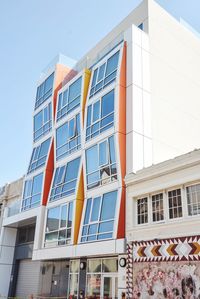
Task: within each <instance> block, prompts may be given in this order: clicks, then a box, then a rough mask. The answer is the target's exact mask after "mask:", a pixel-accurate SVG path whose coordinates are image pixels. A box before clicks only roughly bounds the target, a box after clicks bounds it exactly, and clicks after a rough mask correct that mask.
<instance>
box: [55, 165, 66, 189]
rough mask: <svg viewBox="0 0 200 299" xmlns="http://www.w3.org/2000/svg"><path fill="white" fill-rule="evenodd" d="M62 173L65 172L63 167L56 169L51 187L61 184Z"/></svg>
mask: <svg viewBox="0 0 200 299" xmlns="http://www.w3.org/2000/svg"><path fill="white" fill-rule="evenodd" d="M64 171H65V166H62V167H58V168H57V169H56V174H55V179H54V184H53V185H59V184H61V183H62V182H63V175H64Z"/></svg>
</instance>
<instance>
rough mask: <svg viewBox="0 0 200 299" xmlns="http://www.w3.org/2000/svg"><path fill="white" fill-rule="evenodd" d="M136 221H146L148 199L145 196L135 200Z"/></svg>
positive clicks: (140, 222) (142, 222) (141, 222)
mask: <svg viewBox="0 0 200 299" xmlns="http://www.w3.org/2000/svg"><path fill="white" fill-rule="evenodd" d="M137 222H138V224H144V223H148V199H147V197H144V198H140V199H138V200H137Z"/></svg>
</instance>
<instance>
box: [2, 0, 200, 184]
mask: <svg viewBox="0 0 200 299" xmlns="http://www.w3.org/2000/svg"><path fill="white" fill-rule="evenodd" d="M140 2H141V0H84V1H83V0H73V1H70V0H59V1H57V0H42V1H41V0H32V1H31V0H29V1H27V0H17V1H13V0H1V3H0V66H1V68H0V137H1V142H0V186H2V185H3V184H5V183H6V182H11V181H12V180H15V179H17V178H19V177H20V176H22V175H23V174H25V172H26V170H27V167H28V163H29V160H30V156H31V150H32V113H33V105H34V98H35V92H36V83H37V79H38V78H39V75H40V72H41V71H42V70H43V69H44V68H45V66H46V65H47V64H48V63H49V62H50V61H51V60H52V58H54V57H55V56H56V55H57V54H58V53H63V54H65V55H67V56H70V57H72V58H74V59H77V60H78V59H80V58H81V57H82V56H83V55H84V54H85V52H86V51H88V50H89V49H90V48H91V47H93V46H94V45H95V44H96V43H97V42H98V41H99V40H100V39H101V38H102V37H103V36H104V35H105V34H106V33H108V32H109V31H110V30H111V29H112V28H113V27H114V26H115V25H117V24H118V23H119V22H120V21H121V20H122V19H123V18H124V17H126V15H128V14H129V13H130V11H131V10H132V9H134V7H136V6H137V5H138V4H139V3H140ZM157 2H158V3H160V4H161V5H162V6H163V7H164V8H165V9H166V10H168V11H169V12H170V13H171V14H172V15H174V16H175V17H177V18H179V17H182V18H184V19H185V20H186V21H187V22H188V23H190V24H191V25H192V26H193V27H194V28H195V29H196V30H197V31H200V18H199V11H200V1H199V0H190V1H188V0H158V1H157Z"/></svg>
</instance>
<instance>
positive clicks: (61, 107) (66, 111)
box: [56, 75, 84, 122]
mask: <svg viewBox="0 0 200 299" xmlns="http://www.w3.org/2000/svg"><path fill="white" fill-rule="evenodd" d="M79 80H80V81H81V83H80V86H81V87H80V93H79V95H78V96H76V97H75V98H74V99H73V100H72V101H70V102H69V95H70V87H71V86H72V85H73V84H75V83H76V82H77V81H79ZM83 81H84V78H83V75H81V76H79V77H78V78H76V79H73V82H71V81H70V84H69V85H68V86H67V88H66V89H65V90H63V91H61V92H60V93H59V94H58V96H57V105H56V122H59V121H61V119H63V118H64V117H66V116H67V115H69V114H70V113H71V112H73V111H75V110H76V109H77V108H79V107H80V106H81V99H82V89H83ZM65 93H67V99H66V104H65V105H63V98H64V97H63V95H64V94H65ZM79 97H80V102H79V104H76V105H75V106H73V107H72V108H69V107H68V106H69V105H70V104H72V103H73V102H75V101H76V100H77V99H78V98H79ZM60 98H61V100H60ZM62 111H64V112H62Z"/></svg>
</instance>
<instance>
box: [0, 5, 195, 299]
mask: <svg viewBox="0 0 200 299" xmlns="http://www.w3.org/2000/svg"><path fill="white" fill-rule="evenodd" d="M199 54H200V42H199V40H198V38H197V37H196V36H194V35H193V33H191V32H190V31H189V30H188V29H186V28H185V27H184V26H182V25H181V24H180V23H179V22H177V21H176V20H175V19H173V18H172V17H171V16H170V15H168V14H167V13H166V12H165V11H164V10H163V9H162V8H161V7H160V6H159V5H158V4H157V3H156V2H154V1H153V0H148V1H147V0H145V1H144V2H142V3H141V5H140V6H139V7H137V8H136V9H135V10H134V11H133V12H132V13H131V14H130V15H129V16H128V17H127V18H126V19H125V20H123V21H122V22H121V23H120V24H119V25H118V26H117V27H115V28H114V29H113V30H112V31H111V32H110V33H109V34H108V35H107V36H106V37H105V38H104V39H102V40H101V41H100V42H99V43H98V44H97V45H96V46H95V47H94V48H93V49H91V50H90V51H89V52H88V53H86V55H85V56H84V57H83V58H82V59H81V60H80V61H78V62H76V63H74V62H73V61H72V60H68V63H67V65H64V64H62V63H61V61H57V63H55V64H52V65H51V66H49V68H48V69H47V70H46V71H45V72H43V74H42V76H41V77H40V80H39V82H38V86H37V92H36V99H35V106H34V113H33V119H34V127H33V151H32V154H31V158H30V163H29V165H28V169H27V173H26V176H25V179H24V184H23V194H22V198H21V205H20V209H19V211H18V213H17V214H15V215H12V216H10V217H7V216H6V215H5V216H4V219H3V226H4V228H8V227H9V228H10V227H12V228H13V230H12V231H13V237H12V246H13V248H14V249H13V251H12V254H10V260H13V266H12V271H10V273H7V274H6V275H3V279H5V281H8V282H10V283H9V288H8V289H7V290H5V288H4V289H2V290H1V289H0V294H2V295H4V296H7V294H9V296H14V295H16V296H19V297H20V296H21V297H23V296H26V295H30V294H40V295H42V296H66V294H67V296H74V298H79V297H80V295H81V294H83V295H86V296H87V298H94V297H95V298H120V297H121V296H122V294H123V293H124V292H126V267H125V260H124V256H125V254H126V235H125V218H126V214H125V199H126V190H125V183H124V178H125V175H126V174H129V173H132V172H134V173H135V172H136V171H137V170H140V169H142V168H144V167H148V166H150V165H152V164H155V163H158V162H161V161H163V160H166V159H169V158H173V157H174V156H177V155H180V154H183V153H185V152H187V151H189V150H191V149H194V148H198V147H200V140H199V138H198V135H199V132H198V131H199V130H198V128H199V125H200V117H199V115H200V109H199V108H200V103H199V100H198V95H199V94H200V80H199V76H198V74H199V69H200V59H199ZM191 128H192V131H191ZM186 140H187V142H186ZM5 236H6V232H5ZM16 236H17V237H16ZM9 238H10V239H11V236H9ZM1 271H2V270H1V268H0V275H1V273H2V272H1Z"/></svg>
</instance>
